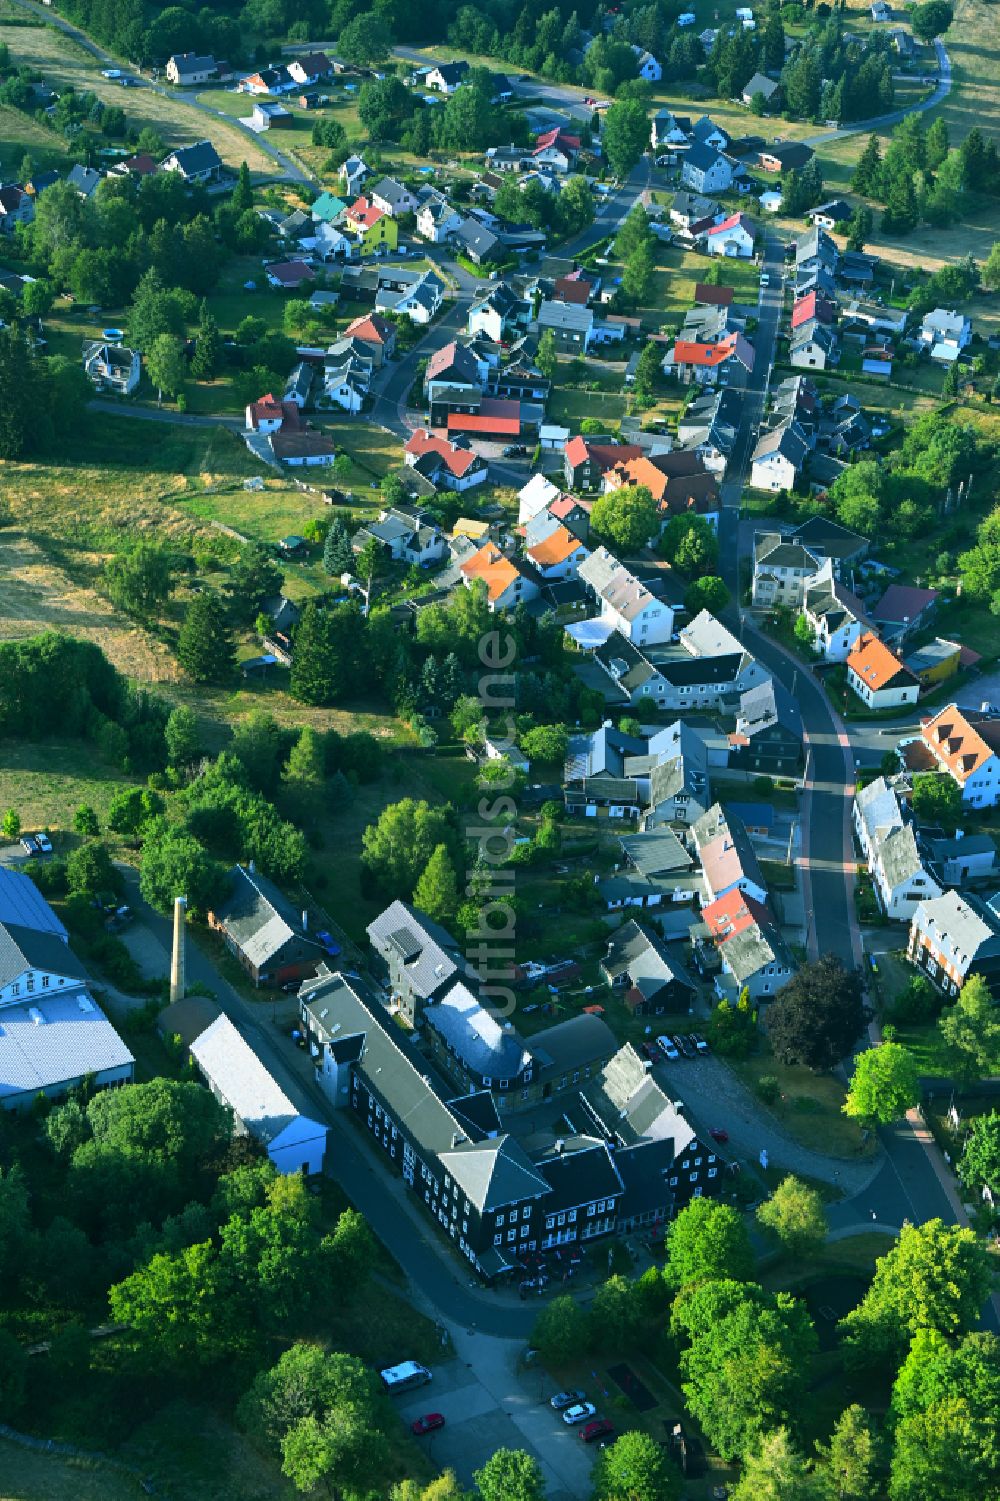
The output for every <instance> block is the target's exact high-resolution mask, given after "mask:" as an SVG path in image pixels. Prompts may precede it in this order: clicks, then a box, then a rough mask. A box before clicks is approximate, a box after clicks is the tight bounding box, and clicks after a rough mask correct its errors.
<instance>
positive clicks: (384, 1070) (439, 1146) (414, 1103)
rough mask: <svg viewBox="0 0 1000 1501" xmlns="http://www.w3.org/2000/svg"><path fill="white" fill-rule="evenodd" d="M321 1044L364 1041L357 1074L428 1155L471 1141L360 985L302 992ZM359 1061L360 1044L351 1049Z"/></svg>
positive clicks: (342, 982)
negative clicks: (354, 1039)
mask: <svg viewBox="0 0 1000 1501" xmlns="http://www.w3.org/2000/svg"><path fill="white" fill-rule="evenodd" d="M299 995H300V999H301V1003H302V1006H303V1009H304V1010H305V1011H306V1012H307V1013H308V1015H309V1016H310V1017H311V1019H312V1021H313V1023H314V1025H315V1026H316V1028H317V1030H318V1032H319V1035H320V1037H321V1039H322V1040H323V1041H324V1042H325V1043H328V1044H333V1045H334V1046H336V1047H337V1048H341V1047H346V1046H347V1045H348V1043H349V1040H350V1039H352V1038H358V1037H361V1038H363V1040H364V1041H363V1047H362V1048H361V1050H360V1058H359V1060H358V1062H357V1064H356V1071H357V1073H358V1074H359V1075H360V1077H361V1078H362V1079H363V1080H364V1081H365V1083H366V1084H367V1085H368V1086H369V1087H370V1088H371V1090H372V1092H373V1093H374V1094H375V1095H377V1096H378V1097H379V1098H380V1099H381V1100H382V1101H383V1102H384V1103H385V1104H386V1105H387V1106H388V1107H389V1109H390V1110H391V1112H392V1113H393V1114H394V1115H395V1117H396V1119H397V1120H399V1121H400V1122H401V1124H402V1126H403V1128H404V1130H406V1131H407V1132H409V1134H410V1135H411V1136H412V1137H413V1139H414V1141H415V1142H417V1144H418V1145H419V1146H420V1147H421V1148H422V1150H423V1151H425V1152H428V1153H433V1154H439V1153H442V1152H445V1151H451V1150H452V1148H453V1147H454V1146H456V1145H457V1144H459V1143H461V1142H463V1141H466V1142H467V1141H468V1140H469V1139H470V1133H469V1131H468V1129H467V1128H466V1127H465V1126H464V1125H463V1124H462V1123H461V1122H460V1121H459V1119H458V1117H457V1116H456V1115H454V1114H453V1113H452V1111H451V1110H450V1109H449V1107H448V1106H447V1105H446V1104H445V1102H444V1101H443V1100H442V1099H441V1098H440V1097H439V1096H438V1095H436V1094H435V1093H434V1090H433V1088H432V1087H431V1085H430V1082H429V1081H428V1079H427V1078H426V1077H425V1074H426V1069H427V1064H426V1061H425V1060H424V1059H423V1058H422V1057H421V1055H420V1054H419V1053H418V1052H417V1051H416V1050H415V1048H414V1047H413V1045H412V1043H411V1042H410V1040H409V1038H408V1037H407V1036H406V1034H405V1033H404V1032H402V1031H400V1029H399V1028H398V1027H396V1026H395V1025H394V1024H393V1022H392V1019H391V1017H390V1015H389V1013H388V1011H386V1009H385V1007H384V1006H382V1005H381V1004H380V1002H379V1001H377V1000H376V999H375V997H374V996H373V995H372V994H371V992H370V991H369V990H368V989H367V987H366V986H365V985H364V984H363V983H362V982H361V981H360V980H355V979H351V980H350V981H348V980H347V979H345V978H344V976H343V975H341V974H334V975H331V974H329V973H327V974H325V975H322V976H321V977H320V978H319V979H318V980H314V981H309V982H307V983H306V985H305V986H304V987H303V989H302V990H301V991H300V992H299ZM349 1051H350V1053H351V1054H354V1055H356V1054H357V1052H358V1049H357V1047H356V1045H355V1044H351V1045H350V1049H349Z"/></svg>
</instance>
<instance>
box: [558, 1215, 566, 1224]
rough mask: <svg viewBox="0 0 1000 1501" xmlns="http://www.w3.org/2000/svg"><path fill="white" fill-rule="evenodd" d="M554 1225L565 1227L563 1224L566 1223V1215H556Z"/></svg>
mask: <svg viewBox="0 0 1000 1501" xmlns="http://www.w3.org/2000/svg"><path fill="white" fill-rule="evenodd" d="M556 1223H557V1224H560V1225H565V1223H566V1215H565V1214H560V1215H557V1216H556Z"/></svg>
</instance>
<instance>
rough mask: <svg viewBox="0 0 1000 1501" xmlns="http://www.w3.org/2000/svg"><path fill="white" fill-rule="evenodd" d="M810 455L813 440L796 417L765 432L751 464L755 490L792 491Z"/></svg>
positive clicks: (752, 481) (758, 442) (752, 483)
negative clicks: (810, 444)
mask: <svg viewBox="0 0 1000 1501" xmlns="http://www.w3.org/2000/svg"><path fill="white" fill-rule="evenodd" d="M808 453H809V440H808V438H807V437H806V435H805V433H804V432H803V430H802V428H801V426H800V425H799V423H798V422H796V421H795V419H794V417H793V418H791V419H789V420H788V421H787V422H783V423H782V424H781V425H780V427H774V428H772V429H771V430H770V432H766V433H762V434H761V436H760V438H759V439H758V441H757V447H756V448H755V449H754V451H753V457H752V459H751V463H750V484H751V486H752V488H753V489H755V490H774V491H778V490H790V489H791V488H792V486H793V485H794V484H795V481H796V479H797V478H798V474H799V471H800V470H801V468H802V465H803V464H804V463H805V461H806V456H807V454H808Z"/></svg>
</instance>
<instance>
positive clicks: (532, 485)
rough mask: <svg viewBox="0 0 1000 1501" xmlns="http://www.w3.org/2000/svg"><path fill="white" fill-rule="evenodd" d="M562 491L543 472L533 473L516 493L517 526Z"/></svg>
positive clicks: (535, 514) (529, 518)
mask: <svg viewBox="0 0 1000 1501" xmlns="http://www.w3.org/2000/svg"><path fill="white" fill-rule="evenodd" d="M561 493H562V492H561V491H560V489H559V486H558V485H554V484H553V483H552V481H551V480H550V479H546V477H545V475H544V474H533V475H532V476H531V478H530V479H529V481H528V483H527V484H526V485H525V486H524V487H523V488H522V489H521V490H519V491H518V494H517V521H518V525H519V526H524V525H525V523H526V522H528V521H530V520H531V518H532V517H533V516H537V515H538V513H539V511H544V509H545V507H546V506H547V505H549V504H550V503H551V502H552V501H553V500H555V499H556V498H557V496H559V495H560V494H561Z"/></svg>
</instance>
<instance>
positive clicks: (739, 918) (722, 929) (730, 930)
mask: <svg viewBox="0 0 1000 1501" xmlns="http://www.w3.org/2000/svg"><path fill="white" fill-rule="evenodd" d="M701 916H702V921H703V922H705V923H707V924H708V927H709V929H710V930H711V934H712V937H713V938H714V939H715V940H716V941H717V942H719V943H724V942H725V941H726V939H727V938H732V937H734V936H735V934H737V933H742V932H743V930H744V928H749V927H752V926H753V924H754V923H756V924H757V926H758V927H759V928H773V927H774V918H773V917H772V916H771V912H770V909H769V908H768V907H766V906H765V905H764V903H763V902H758V901H755V900H754V898H753V897H752V896H747V894H746V892H745V891H741V890H740V888H739V887H738V886H737V887H735V888H734V890H732V891H727V893H726V895H725V896H720V897H719V898H718V899H717V900H716V901H714V902H710V903H709V905H708V906H707V907H703V908H702V909H701Z"/></svg>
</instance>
